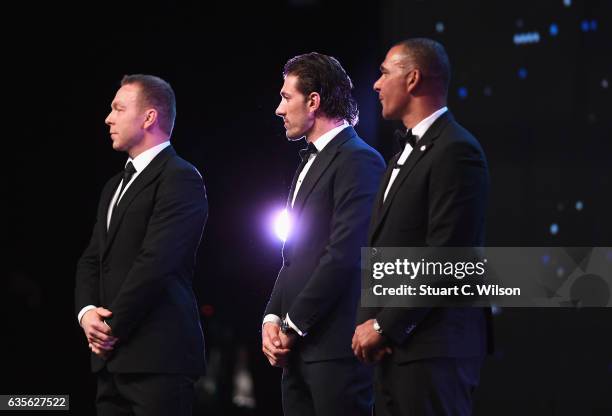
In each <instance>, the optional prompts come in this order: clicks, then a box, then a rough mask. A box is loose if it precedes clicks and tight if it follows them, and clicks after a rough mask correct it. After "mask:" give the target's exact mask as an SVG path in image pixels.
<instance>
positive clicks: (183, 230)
mask: <svg viewBox="0 0 612 416" xmlns="http://www.w3.org/2000/svg"><path fill="white" fill-rule="evenodd" d="M175 114H176V106H175V98H174V91H173V90H172V88H171V87H170V85H169V84H168V83H167V82H166V81H164V80H162V79H160V78H158V77H154V76H151V75H128V76H125V77H124V78H123V80H122V81H121V88H120V89H119V90H118V92H117V94H116V95H115V98H114V100H113V102H112V104H111V112H110V114H109V115H108V117H107V118H106V124H107V125H108V126H109V129H110V137H111V140H112V142H113V149H115V150H117V151H121V152H127V153H128V155H129V159H128V161H127V163H126V165H125V170H124V172H123V173H119V174H117V175H115V176H114V177H113V178H111V179H110V180H109V181H108V182H107V183H106V186H104V189H103V191H102V195H101V198H100V203H99V205H98V212H97V216H96V224H95V226H94V229H93V233H92V237H91V241H90V243H89V246H88V247H87V249H86V250H85V252H84V253H83V255H82V256H81V258H80V260H79V262H78V265H77V272H76V288H75V306H76V313H77V314H78V320H79V323H80V325H81V326H82V327H83V331H84V332H85V335H86V337H87V340H88V342H89V347H90V349H91V351H92V357H91V367H92V370H93V371H94V372H96V373H97V375H98V391H97V397H96V407H97V411H98V415H137V416H140V415H143V416H144V415H146V416H151V415H184V416H187V415H189V416H191V407H192V400H193V392H194V383H195V380H196V378H197V376H198V375H199V374H201V373H202V372H203V371H204V338H203V334H202V328H201V325H200V318H199V313H198V307H197V304H196V299H195V295H194V293H193V288H192V278H193V271H194V264H195V256H196V252H197V249H198V246H199V244H200V240H201V237H202V233H203V230H204V225H205V223H206V217H207V211H208V205H207V201H206V191H205V189H204V183H203V181H202V177H201V175H200V174H199V172H198V171H197V170H196V168H194V167H193V166H192V165H191V164H189V163H188V162H186V161H185V160H183V159H181V158H180V157H178V156H177V154H176V152H175V151H174V149H173V148H172V146H171V145H170V135H171V133H172V128H173V125H174V118H175Z"/></svg>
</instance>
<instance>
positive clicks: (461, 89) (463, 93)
mask: <svg viewBox="0 0 612 416" xmlns="http://www.w3.org/2000/svg"><path fill="white" fill-rule="evenodd" d="M457 93H458V94H459V98H461V99H465V98H467V96H468V90H467V88H466V87H459V90H458V91H457Z"/></svg>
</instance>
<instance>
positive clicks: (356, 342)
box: [352, 319, 391, 364]
mask: <svg viewBox="0 0 612 416" xmlns="http://www.w3.org/2000/svg"><path fill="white" fill-rule="evenodd" d="M384 343H385V339H384V338H383V336H382V335H381V334H379V333H378V332H376V331H375V330H374V319H370V320H367V321H365V322H364V323H362V324H361V325H359V326H357V328H355V334H354V335H353V343H352V348H353V353H355V356H356V357H357V358H358V359H359V360H360V361H363V362H364V363H368V364H372V363H376V362H378V361H380V360H382V358H383V357H384V356H385V355H386V354H391V348H389V347H387V346H385V345H384Z"/></svg>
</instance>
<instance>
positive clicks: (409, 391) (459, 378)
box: [352, 38, 489, 416]
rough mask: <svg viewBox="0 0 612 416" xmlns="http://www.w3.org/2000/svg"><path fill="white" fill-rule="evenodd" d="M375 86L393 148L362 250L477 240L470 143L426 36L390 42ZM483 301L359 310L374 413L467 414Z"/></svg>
mask: <svg viewBox="0 0 612 416" xmlns="http://www.w3.org/2000/svg"><path fill="white" fill-rule="evenodd" d="M380 69H381V72H382V75H381V76H380V78H379V79H378V80H377V81H376V83H375V84H374V90H376V92H378V95H379V98H380V101H381V103H382V114H383V117H384V118H385V119H390V120H401V121H402V122H403V124H404V126H405V127H406V130H405V131H401V134H399V138H400V140H401V141H402V151H401V152H400V153H398V154H397V155H395V157H394V158H393V159H392V160H391V162H390V164H389V167H388V169H387V172H386V174H385V176H384V178H383V181H382V183H381V186H380V189H379V192H378V195H377V197H376V203H375V208H374V213H373V215H372V221H371V224H370V228H369V234H368V239H369V246H371V247H446V246H448V247H461V246H465V247H479V246H482V245H483V243H484V223H485V205H486V199H487V193H488V187H489V176H488V168H487V162H486V159H485V155H484V152H483V150H482V148H481V146H480V144H479V143H478V141H477V140H476V139H475V138H474V136H472V135H471V134H470V133H469V132H468V131H467V130H465V129H464V128H463V127H461V126H460V125H459V124H458V123H457V122H456V121H455V120H454V118H453V116H452V115H451V114H450V112H449V111H448V109H447V108H446V98H447V93H448V84H449V78H450V65H449V62H448V56H447V54H446V51H445V50H444V47H443V46H442V45H440V44H439V43H438V42H435V41H433V40H430V39H422V38H417V39H409V40H406V41H403V42H401V43H398V44H397V45H395V46H393V47H392V48H391V49H390V50H389V52H388V53H387V56H386V58H385V61H384V62H383V63H382V65H381V67H380ZM488 320H489V316H488V311H487V310H483V309H482V308H399V307H383V308H361V309H360V313H359V317H358V322H359V323H360V325H359V326H358V327H357V328H356V330H355V335H354V337H353V344H352V345H353V350H354V352H355V355H356V356H357V357H358V358H360V359H361V360H363V361H366V362H378V365H377V367H376V371H375V408H376V414H377V415H407V416H411V415H418V416H423V415H469V414H470V413H471V408H472V393H473V390H474V389H475V387H476V385H477V384H478V381H479V374H480V367H481V364H482V361H483V357H484V356H485V355H486V352H487V349H488V328H487V327H488Z"/></svg>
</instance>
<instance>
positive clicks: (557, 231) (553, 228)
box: [550, 223, 559, 235]
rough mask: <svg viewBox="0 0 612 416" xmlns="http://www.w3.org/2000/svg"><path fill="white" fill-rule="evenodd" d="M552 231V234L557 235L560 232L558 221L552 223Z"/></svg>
mask: <svg viewBox="0 0 612 416" xmlns="http://www.w3.org/2000/svg"><path fill="white" fill-rule="evenodd" d="M550 233H551V234H552V235H557V233H559V226H558V225H557V224H556V223H552V224H550Z"/></svg>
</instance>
